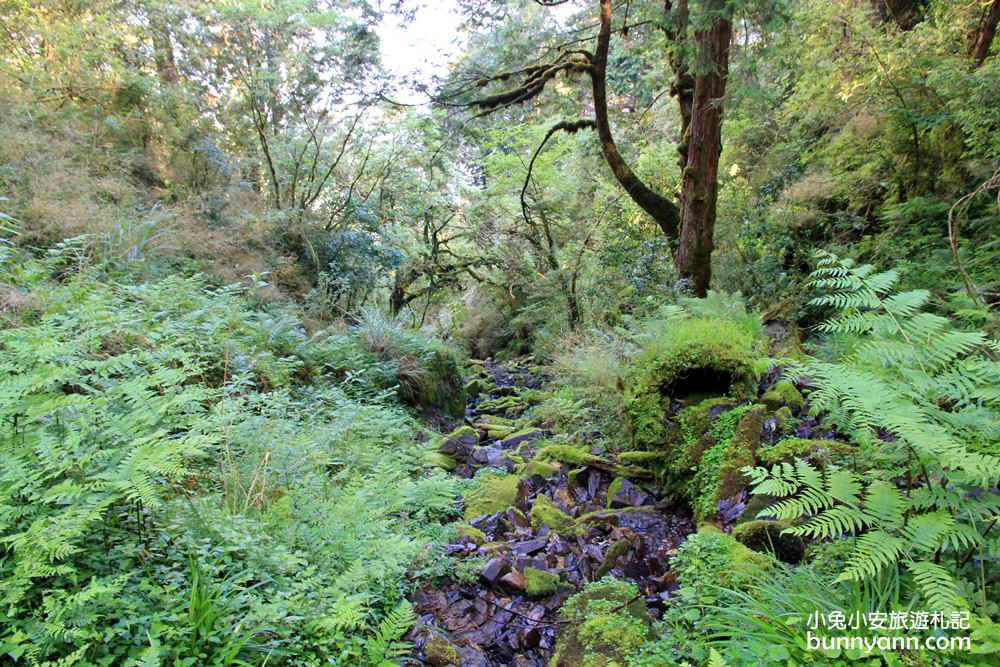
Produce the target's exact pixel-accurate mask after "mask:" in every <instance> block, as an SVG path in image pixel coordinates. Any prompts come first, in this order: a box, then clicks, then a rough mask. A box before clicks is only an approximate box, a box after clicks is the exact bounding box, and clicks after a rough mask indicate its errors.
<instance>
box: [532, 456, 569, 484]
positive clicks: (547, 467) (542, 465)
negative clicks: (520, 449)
mask: <svg viewBox="0 0 1000 667" xmlns="http://www.w3.org/2000/svg"><path fill="white" fill-rule="evenodd" d="M561 470H562V468H561V467H560V466H559V465H558V464H556V463H549V462H548V461H542V460H539V459H532V460H531V461H528V462H527V463H526V464H524V474H525V475H529V476H530V475H541V476H542V477H545V478H546V479H547V478H549V477H555V476H556V475H558V474H559V472H560V471H561Z"/></svg>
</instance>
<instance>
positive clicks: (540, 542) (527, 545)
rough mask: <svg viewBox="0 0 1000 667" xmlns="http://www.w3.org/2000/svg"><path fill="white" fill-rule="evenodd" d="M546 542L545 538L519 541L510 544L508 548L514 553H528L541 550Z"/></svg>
mask: <svg viewBox="0 0 1000 667" xmlns="http://www.w3.org/2000/svg"><path fill="white" fill-rule="evenodd" d="M546 544H548V540H546V539H537V540H528V541H527V542H519V543H518V544H515V545H513V546H511V548H510V550H511V551H513V552H514V553H516V554H524V555H526V556H527V555H530V554H533V553H535V552H536V551H541V550H542V549H544V548H545V545H546Z"/></svg>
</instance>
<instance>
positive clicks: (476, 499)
mask: <svg viewBox="0 0 1000 667" xmlns="http://www.w3.org/2000/svg"><path fill="white" fill-rule="evenodd" d="M476 479H477V480H478V481H479V486H477V487H475V488H474V489H471V490H470V491H468V492H466V494H465V496H464V500H465V518H466V520H469V519H475V518H476V517H477V516H482V515H484V514H492V513H493V512H502V511H503V510H505V509H507V508H508V507H511V506H512V505H514V504H515V503H516V502H517V494H518V487H519V485H520V482H521V480H520V478H519V477H517V476H516V475H493V474H484V475H479V476H477V477H476Z"/></svg>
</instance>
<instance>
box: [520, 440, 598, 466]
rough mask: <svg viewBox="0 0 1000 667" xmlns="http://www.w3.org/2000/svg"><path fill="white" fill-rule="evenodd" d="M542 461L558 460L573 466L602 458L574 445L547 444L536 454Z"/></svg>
mask: <svg viewBox="0 0 1000 667" xmlns="http://www.w3.org/2000/svg"><path fill="white" fill-rule="evenodd" d="M535 458H537V459H538V460H540V461H558V462H559V463H566V464H568V465H571V466H578V465H586V464H587V463H588V462H590V461H594V460H600V457H597V456H594V455H593V454H591V453H590V452H588V451H587V450H585V449H583V448H581V447H574V446H573V445H546V446H544V447H542V448H541V449H539V450H538V454H536V455H535Z"/></svg>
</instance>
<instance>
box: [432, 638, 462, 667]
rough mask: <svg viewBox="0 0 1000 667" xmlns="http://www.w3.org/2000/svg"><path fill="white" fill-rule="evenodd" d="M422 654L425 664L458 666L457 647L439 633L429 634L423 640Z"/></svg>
mask: <svg viewBox="0 0 1000 667" xmlns="http://www.w3.org/2000/svg"><path fill="white" fill-rule="evenodd" d="M423 650H424V656H425V658H426V660H427V664H429V665H435V666H436V667H452V666H454V667H458V665H459V657H458V649H456V648H455V646H454V644H452V643H451V642H450V641H448V640H447V639H445V638H444V637H442V636H441V635H431V636H430V637H428V638H427V641H425V642H424V649H423Z"/></svg>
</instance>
